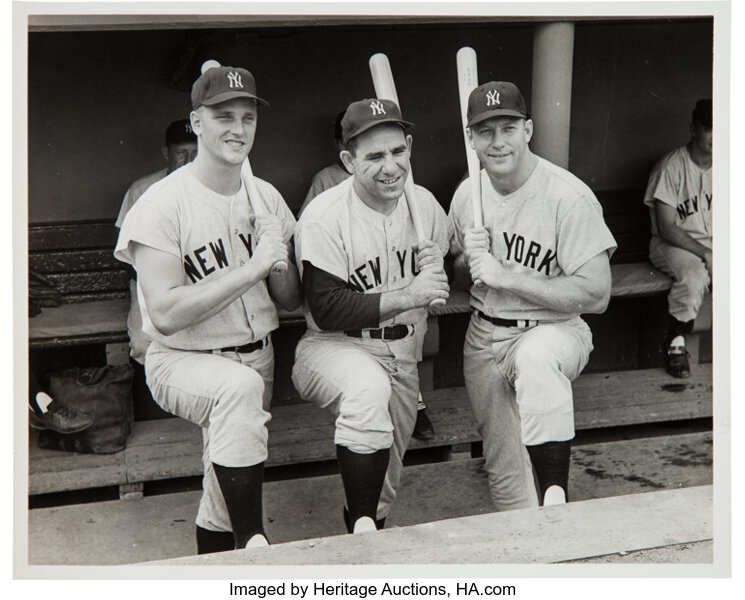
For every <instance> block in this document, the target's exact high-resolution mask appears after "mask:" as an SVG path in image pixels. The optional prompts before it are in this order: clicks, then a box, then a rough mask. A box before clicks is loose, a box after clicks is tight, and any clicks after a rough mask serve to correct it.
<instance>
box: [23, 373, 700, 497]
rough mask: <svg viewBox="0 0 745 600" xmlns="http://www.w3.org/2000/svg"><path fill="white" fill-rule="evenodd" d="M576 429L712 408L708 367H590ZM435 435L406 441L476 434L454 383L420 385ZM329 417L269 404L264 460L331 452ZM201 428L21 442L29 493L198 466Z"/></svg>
mask: <svg viewBox="0 0 745 600" xmlns="http://www.w3.org/2000/svg"><path fill="white" fill-rule="evenodd" d="M574 394H575V421H576V426H577V429H579V430H588V429H597V428H603V427H612V426H620V425H634V424H642V423H661V422H667V421H680V420H686V419H696V418H702V417H711V416H712V367H711V365H697V366H696V368H695V369H694V372H693V374H692V376H691V379H690V380H688V381H686V382H685V383H681V382H680V381H679V380H674V379H672V378H671V377H668V376H667V375H666V374H665V373H664V372H661V371H660V370H658V369H650V370H635V371H630V372H614V373H594V374H589V375H583V376H581V377H580V378H579V379H578V380H577V381H576V382H575V384H574ZM423 396H424V400H425V402H426V403H427V406H428V409H427V410H428V413H429V415H430V418H431V419H432V422H433V423H434V426H435V429H436V432H437V433H436V435H435V437H434V438H433V439H432V440H428V441H426V442H423V441H419V440H416V439H412V441H411V444H410V446H409V448H410V449H412V450H415V449H420V448H432V447H443V446H457V445H460V444H467V443H471V442H475V441H478V440H480V436H479V434H478V432H477V431H476V424H475V422H474V420H473V416H472V414H471V409H470V406H469V404H468V400H467V398H466V394H465V389H464V388H462V387H458V388H448V389H439V390H433V391H430V392H424V393H423ZM333 439H334V424H333V421H332V420H331V418H330V417H329V415H328V414H327V413H326V412H325V411H322V410H319V409H318V408H317V407H316V406H314V405H311V404H309V403H302V404H294V405H289V406H280V407H276V408H274V409H272V420H271V421H270V423H269V458H268V459H267V463H266V464H267V466H270V467H271V466H281V465H289V464H302V463H309V462H317V461H328V460H335V458H336V452H335V447H334V443H333ZM201 451H202V445H201V430H200V428H198V427H197V426H195V425H193V424H191V423H188V422H186V421H183V420H181V419H159V420H154V421H142V422H137V423H135V424H134V430H133V433H132V435H131V437H130V439H129V441H128V445H127V448H126V449H125V450H124V451H122V452H119V453H118V454H112V455H89V454H71V453H65V452H59V451H52V450H41V449H39V448H37V447H35V445H34V444H33V441H32V442H31V446H30V449H29V454H30V465H29V493H30V494H45V493H51V492H60V491H68V490H76V489H85V488H92V487H103V486H119V488H120V497H121V498H124V499H126V498H139V497H141V496H142V489H143V485H142V484H143V483H144V482H148V481H157V480H162V479H170V478H174V477H188V476H197V475H200V474H201V472H202V460H201Z"/></svg>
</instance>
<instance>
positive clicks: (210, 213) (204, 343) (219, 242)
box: [115, 67, 301, 553]
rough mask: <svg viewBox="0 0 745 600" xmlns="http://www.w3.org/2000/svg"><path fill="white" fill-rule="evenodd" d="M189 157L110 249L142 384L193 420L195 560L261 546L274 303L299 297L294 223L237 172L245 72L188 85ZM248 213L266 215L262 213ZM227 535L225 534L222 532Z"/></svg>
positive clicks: (247, 114)
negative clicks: (129, 291) (134, 321)
mask: <svg viewBox="0 0 745 600" xmlns="http://www.w3.org/2000/svg"><path fill="white" fill-rule="evenodd" d="M191 101H192V107H193V111H192V113H191V126H192V129H193V130H194V133H195V134H196V136H197V145H198V152H197V157H196V158H195V159H194V161H193V162H192V163H190V164H188V165H186V166H184V167H183V168H181V169H177V170H176V171H174V172H173V173H171V174H170V175H168V176H167V177H165V178H164V179H162V180H161V181H158V182H157V183H154V184H153V185H152V186H151V187H150V188H149V189H148V190H147V191H146V192H145V193H144V194H143V195H142V197H141V198H140V199H139V200H138V202H137V204H135V205H134V206H133V207H132V209H131V210H130V211H129V213H128V214H127V216H126V218H125V219H124V223H123V224H122V228H121V232H120V234H119V240H118V243H117V246H116V249H115V255H116V257H117V258H118V259H119V260H122V261H125V262H128V263H131V264H132V265H133V266H134V267H135V269H136V270H137V293H138V295H139V299H140V306H141V311H142V321H143V330H144V331H145V333H146V334H147V335H148V336H149V337H150V338H152V343H151V344H150V347H149V348H148V350H147V354H146V355H145V371H146V373H147V381H148V385H149V387H150V389H151V391H152V394H153V397H154V398H155V400H156V402H158V404H159V405H160V406H161V407H162V408H163V409H164V410H166V411H168V412H171V413H173V414H175V415H177V416H180V417H182V418H185V419H188V420H189V421H192V422H194V423H197V424H199V425H201V426H202V428H203V434H204V436H203V437H204V479H203V489H204V491H203V494H202V499H201V502H200V505H199V512H198V515H197V520H196V522H197V547H198V551H199V552H200V553H205V552H213V551H219V550H226V549H233V548H243V547H244V546H246V545H258V544H266V543H267V540H266V537H265V536H264V529H263V524H262V504H261V500H262V498H261V494H262V479H263V466H264V460H265V459H266V456H267V449H266V443H267V430H266V423H267V421H268V420H269V419H270V414H269V404H270V400H271V393H272V383H273V366H274V365H273V362H274V358H273V350H272V343H271V335H270V334H271V332H272V331H273V330H274V329H276V328H277V326H278V319H277V310H276V307H275V302H277V303H278V304H279V305H281V306H282V307H284V308H286V309H288V310H292V309H294V308H296V307H297V306H298V305H299V303H300V301H301V293H300V285H299V278H298V274H297V269H296V268H295V267H294V265H292V264H290V265H289V266H288V268H287V270H286V271H285V274H284V276H275V275H273V276H272V277H269V278H268V277H267V275H268V273H269V272H270V270H271V268H272V266H273V265H274V264H275V263H276V262H278V261H281V260H284V261H287V258H288V256H289V255H290V252H289V248H290V244H291V241H290V239H291V236H292V234H293V231H294V226H295V221H294V218H293V216H292V213H291V212H290V210H289V209H288V208H287V206H286V204H285V202H284V200H283V199H282V197H281V195H280V194H279V192H278V191H277V190H276V189H275V188H274V187H273V186H272V185H270V184H269V183H267V182H265V181H262V180H260V179H256V180H255V184H256V187H257V188H258V195H259V196H260V198H249V197H248V194H247V191H246V189H247V188H246V185H245V183H244V181H243V179H242V178H241V164H242V163H243V161H244V159H245V158H246V157H247V155H248V153H249V151H250V150H251V147H252V145H253V141H254V135H255V132H256V124H257V116H258V115H257V107H258V105H259V104H266V102H265V101H264V100H262V99H260V98H259V97H258V96H257V95H256V84H255V81H254V78H253V75H252V74H251V73H250V72H249V71H247V70H245V69H242V68H236V67H215V68H212V69H209V70H207V71H206V72H205V73H204V74H202V75H201V76H200V77H199V79H197V81H196V82H195V83H194V86H193V87H192V92H191ZM259 206H261V207H263V208H262V210H259V208H258V207H259ZM230 532H232V533H230Z"/></svg>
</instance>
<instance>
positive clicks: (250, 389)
mask: <svg viewBox="0 0 745 600" xmlns="http://www.w3.org/2000/svg"><path fill="white" fill-rule="evenodd" d="M220 387H221V389H220V390H219V391H218V398H220V399H221V400H232V401H234V402H244V401H250V402H253V401H254V400H256V399H258V400H259V403H260V402H261V400H262V396H263V394H264V380H263V379H262V377H261V375H259V374H258V373H257V372H256V371H254V370H253V369H250V368H244V369H241V370H240V371H239V373H238V374H237V375H236V376H235V377H233V378H232V379H230V380H225V381H223V382H222V384H221V386H220Z"/></svg>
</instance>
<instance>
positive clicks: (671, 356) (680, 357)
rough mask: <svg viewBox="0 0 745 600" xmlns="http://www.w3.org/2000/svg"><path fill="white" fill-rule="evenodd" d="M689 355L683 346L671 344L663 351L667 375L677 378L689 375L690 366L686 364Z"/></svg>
mask: <svg viewBox="0 0 745 600" xmlns="http://www.w3.org/2000/svg"><path fill="white" fill-rule="evenodd" d="M690 357H691V355H690V354H689V353H688V351H687V350H686V349H685V346H671V347H670V348H668V350H667V352H666V353H665V370H666V371H667V372H668V374H669V375H672V376H673V377H677V378H678V379H685V378H686V377H690V375H691V366H690V365H689V364H688V359H689V358H690Z"/></svg>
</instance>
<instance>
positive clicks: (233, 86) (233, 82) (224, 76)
mask: <svg viewBox="0 0 745 600" xmlns="http://www.w3.org/2000/svg"><path fill="white" fill-rule="evenodd" d="M234 98H250V99H251V100H254V101H255V102H256V103H258V104H263V105H264V106H269V103H268V102H267V101H266V100H262V99H261V98H259V97H258V96H257V95H256V80H255V79H254V76H253V75H251V72H250V71H247V70H246V69H242V68H240V67H212V68H211V69H208V70H207V71H205V72H204V73H202V74H201V75H200V76H199V79H197V80H196V81H195V82H194V85H193V86H192V87H191V107H192V109H194V110H196V109H197V108H199V107H200V106H213V105H215V104H220V103H221V102H227V101H228V100H233V99H234Z"/></svg>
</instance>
